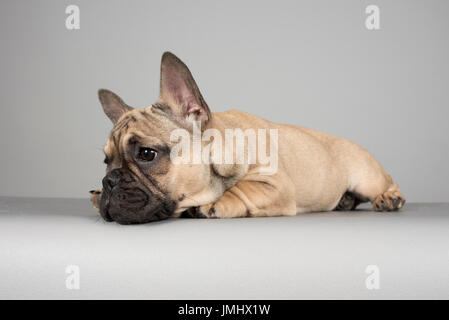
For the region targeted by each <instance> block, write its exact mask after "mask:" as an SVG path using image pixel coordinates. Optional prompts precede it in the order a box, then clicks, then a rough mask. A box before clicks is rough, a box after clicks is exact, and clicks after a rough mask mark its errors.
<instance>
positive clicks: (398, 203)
mask: <svg viewBox="0 0 449 320" xmlns="http://www.w3.org/2000/svg"><path fill="white" fill-rule="evenodd" d="M404 203H405V198H404V196H403V195H402V194H401V193H400V192H399V191H387V192H385V193H383V194H381V195H378V196H377V197H376V199H374V201H373V210H374V211H397V210H399V209H401V208H402V206H403V205H404Z"/></svg>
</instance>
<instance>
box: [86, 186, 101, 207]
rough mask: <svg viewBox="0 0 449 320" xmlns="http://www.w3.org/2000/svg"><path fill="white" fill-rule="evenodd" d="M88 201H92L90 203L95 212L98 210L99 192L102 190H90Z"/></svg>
mask: <svg viewBox="0 0 449 320" xmlns="http://www.w3.org/2000/svg"><path fill="white" fill-rule="evenodd" d="M89 193H90V201H92V205H93V206H94V209H95V210H97V212H100V201H101V193H102V190H90V191H89Z"/></svg>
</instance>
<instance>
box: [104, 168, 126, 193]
mask: <svg viewBox="0 0 449 320" xmlns="http://www.w3.org/2000/svg"><path fill="white" fill-rule="evenodd" d="M122 178H123V174H122V172H121V170H120V169H114V170H112V171H111V172H109V173H108V174H107V175H106V176H105V177H104V178H103V188H104V189H108V190H110V189H112V188H114V187H115V186H116V185H118V184H119V183H120V182H121V181H122Z"/></svg>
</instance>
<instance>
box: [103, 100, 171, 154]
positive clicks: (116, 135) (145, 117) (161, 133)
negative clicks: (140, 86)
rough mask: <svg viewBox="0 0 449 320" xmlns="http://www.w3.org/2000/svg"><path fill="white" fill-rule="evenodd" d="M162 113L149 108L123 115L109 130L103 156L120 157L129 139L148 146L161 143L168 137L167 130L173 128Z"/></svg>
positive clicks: (151, 107) (157, 108)
mask: <svg viewBox="0 0 449 320" xmlns="http://www.w3.org/2000/svg"><path fill="white" fill-rule="evenodd" d="M164 111H165V110H162V109H161V108H159V107H158V106H149V107H147V108H145V109H133V110H131V111H129V112H127V113H125V114H124V115H123V116H122V117H121V118H120V119H119V121H117V123H116V124H115V126H114V128H112V130H111V133H110V135H109V139H108V141H107V143H106V146H105V148H104V152H105V154H106V155H107V156H114V155H122V154H123V152H124V148H126V145H127V144H128V142H129V140H130V139H131V138H135V139H137V140H139V141H141V142H146V144H148V146H151V145H152V144H160V143H162V141H163V140H165V138H164V137H165V136H166V135H167V134H168V137H170V130H169V128H170V127H172V126H173V125H172V122H171V121H170V120H169V119H168V118H167V116H166V114H165V112H164ZM164 124H165V125H164Z"/></svg>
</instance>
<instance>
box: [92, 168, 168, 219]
mask: <svg viewBox="0 0 449 320" xmlns="http://www.w3.org/2000/svg"><path fill="white" fill-rule="evenodd" d="M175 207H176V203H175V202H174V201H171V200H169V199H161V198H160V197H156V196H154V194H153V193H152V192H151V190H149V189H148V188H146V187H145V186H144V185H143V184H141V183H140V182H139V181H137V179H135V178H134V176H133V175H132V174H131V173H130V172H129V171H128V170H123V169H114V170H112V171H111V172H109V173H108V174H107V175H106V176H105V177H104V178H103V193H102V196H101V201H100V214H101V216H102V217H103V219H104V220H106V221H116V222H118V223H120V224H134V223H146V222H151V221H157V220H162V219H166V218H168V217H170V216H171V214H172V213H173V211H174V209H175Z"/></svg>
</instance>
